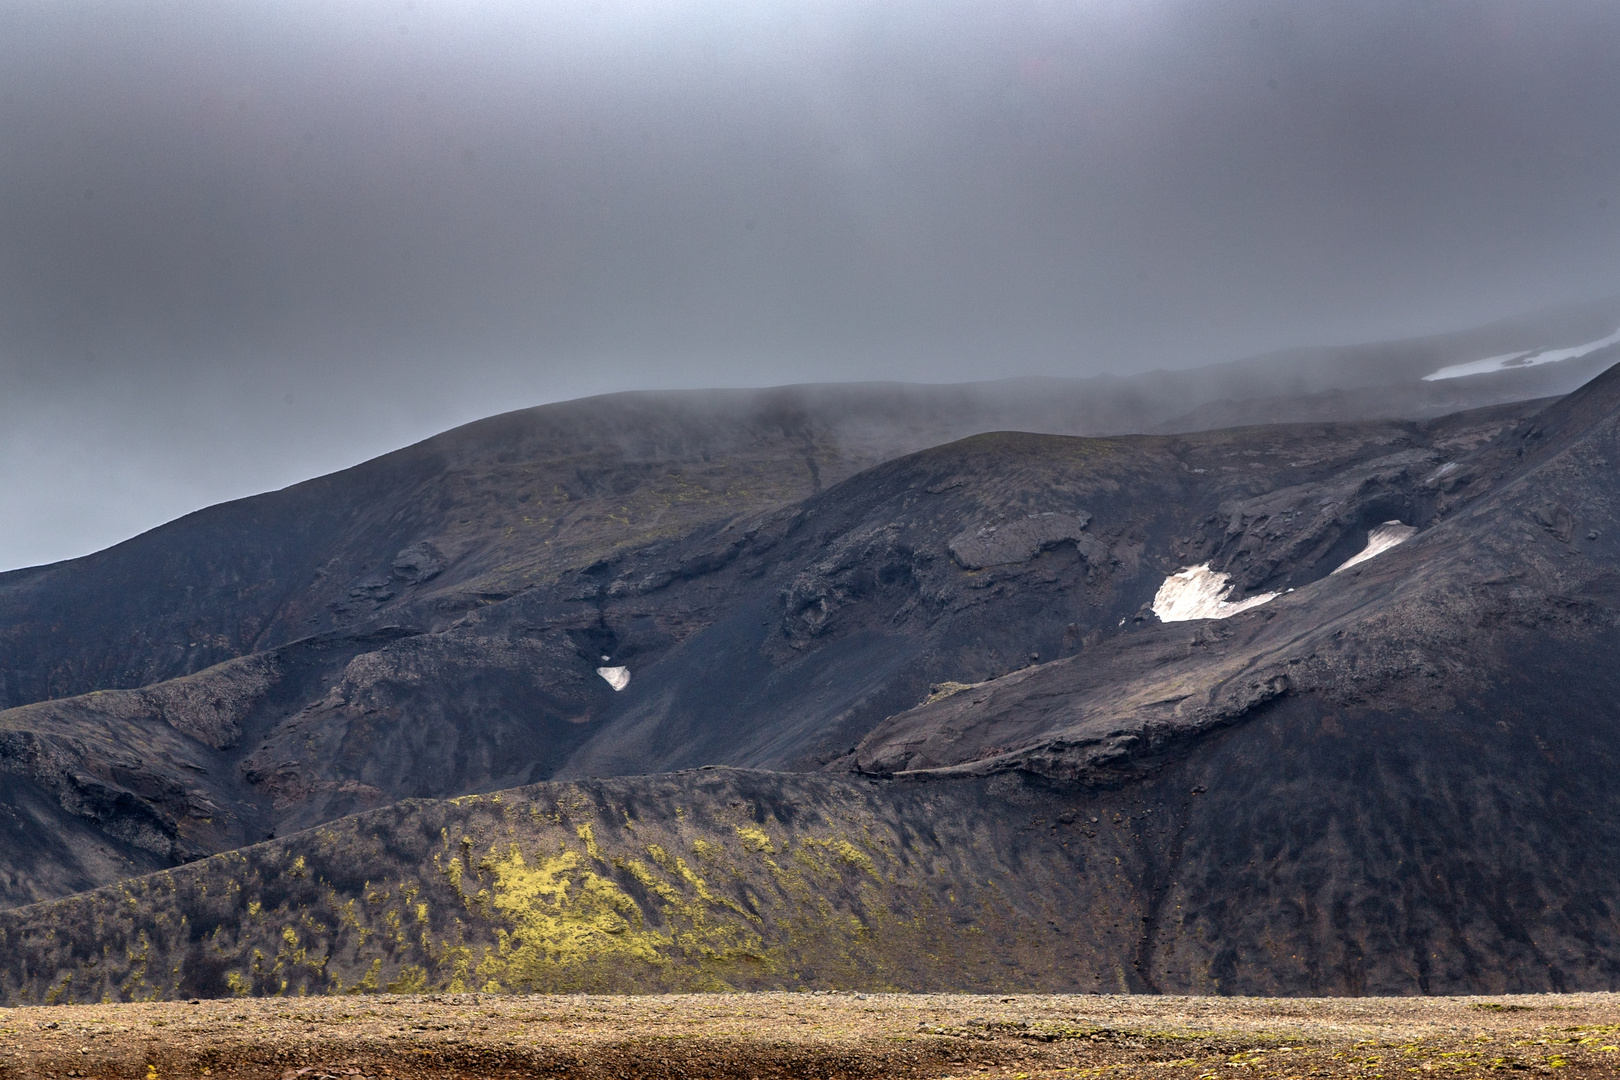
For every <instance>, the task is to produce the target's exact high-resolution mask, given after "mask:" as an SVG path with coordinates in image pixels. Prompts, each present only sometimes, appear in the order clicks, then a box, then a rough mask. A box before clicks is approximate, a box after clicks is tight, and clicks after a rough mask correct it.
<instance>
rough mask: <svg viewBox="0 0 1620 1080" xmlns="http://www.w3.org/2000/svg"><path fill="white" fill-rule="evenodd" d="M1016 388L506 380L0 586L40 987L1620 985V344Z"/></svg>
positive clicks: (7, 864) (5, 861) (7, 775)
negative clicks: (1432, 399) (422, 420)
mask: <svg viewBox="0 0 1620 1080" xmlns="http://www.w3.org/2000/svg"><path fill="white" fill-rule="evenodd" d="M1422 362H1423V363H1424V364H1427V363H1429V362H1431V361H1430V360H1428V359H1426V360H1423V361H1422ZM1413 363H1414V364H1415V363H1416V361H1413ZM1556 366H1557V365H1549V367H1556ZM1307 367H1308V365H1307ZM1533 372H1534V369H1531V371H1530V372H1525V373H1521V374H1533ZM977 393H978V391H971V392H970V391H959V390H954V389H949V388H940V389H937V391H936V390H935V389H929V390H926V391H925V392H923V391H919V392H913V391H912V390H909V389H905V388H876V389H872V388H865V389H850V388H843V389H839V388H833V389H825V390H817V391H813V392H812V391H803V392H801V391H793V392H759V393H754V392H749V393H743V394H739V395H736V396H733V397H721V398H700V397H695V396H694V397H689V398H670V399H655V398H653V397H637V396H630V397H628V398H623V399H604V400H601V401H596V402H587V403H576V405H575V406H571V407H570V408H556V409H552V410H551V411H549V412H548V411H544V410H542V411H539V412H535V413H529V414H513V415H512V416H509V417H502V418H497V419H496V420H493V421H489V422H486V423H485V424H484V425H475V426H473V427H472V428H468V429H462V430H460V431H458V432H452V433H449V434H447V435H446V436H442V437H441V438H440V439H438V440H432V441H430V442H429V443H425V444H422V445H421V446H418V447H413V448H409V449H408V450H406V451H401V452H400V453H399V454H397V455H391V456H390V457H388V458H383V459H379V461H378V462H373V463H369V464H367V465H365V466H360V467H358V468H356V469H354V470H350V471H349V472H347V473H343V474H337V475H336V476H333V477H327V478H323V479H321V480H318V481H312V482H311V483H310V484H307V485H300V486H299V487H297V488H294V489H289V490H288V491H287V492H281V493H275V494H274V495H270V496H263V497H260V498H259V499H256V500H246V501H244V502H242V503H237V504H231V505H230V506H227V507H221V508H215V509H214V510H211V511H206V512H203V513H202V514H199V515H194V516H193V517H192V518H189V519H184V520H182V521H180V522H177V523H174V524H173V525H171V526H168V527H165V529H164V530H158V531H157V532H155V533H153V534H149V535H147V536H145V537H139V538H137V539H136V540H134V541H131V542H130V543H129V544H126V545H122V546H121V547H120V548H116V549H112V550H111V551H109V552H104V553H102V554H100V555H98V556H92V557H91V558H90V559H88V560H79V561H76V562H74V563H67V564H60V565H58V566H54V567H45V568H39V569H36V570H30V571H22V572H18V573H16V574H11V575H5V576H0V642H3V649H0V666H3V667H4V673H3V678H4V687H5V692H6V693H7V694H8V695H11V698H10V700H11V701H12V702H13V705H12V707H10V708H7V709H5V710H3V711H0V814H4V815H5V817H6V818H7V819H8V820H7V825H8V827H7V828H6V829H4V830H0V899H3V900H4V902H5V905H6V906H9V907H12V908H13V910H11V911H10V912H9V913H5V914H3V915H0V956H3V957H4V959H3V961H0V986H3V987H5V988H6V989H5V993H7V994H9V995H11V997H12V999H14V1000H19V1001H20V1000H44V999H47V998H49V997H51V996H52V995H54V996H55V998H57V999H62V1000H67V999H73V1000H86V999H90V998H99V997H100V996H102V995H110V996H112V997H120V996H126V997H127V996H141V995H149V994H193V995H195V994H203V993H209V994H215V993H220V994H223V993H280V992H288V993H293V992H299V991H300V990H308V991H333V992H335V991H340V990H342V991H347V990H357V989H358V990H367V989H376V988H379V987H385V986H394V987H398V988H406V987H412V988H426V987H438V988H451V987H462V988H469V987H473V986H479V987H482V986H490V987H492V988H500V989H519V988H524V987H530V988H534V989H565V988H575V987H578V988H604V989H607V988H614V989H652V988H660V987H668V988H677V987H699V986H712V987H721V986H737V987H772V986H795V985H803V986H820V987H832V986H866V987H917V988H921V987H945V986H954V987H970V988H984V989H992V988H1000V987H1008V988H1011V987H1022V988H1031V989H1035V988H1044V989H1107V988H1117V989H1129V990H1164V991H1169V990H1202V991H1211V992H1242V993H1261V992H1265V993H1364V992H1392V993H1401V992H1440V991H1457V992H1461V991H1497V990H1532V989H1573V988H1584V989H1602V988H1612V987H1613V986H1614V985H1615V983H1616V981H1617V974H1616V971H1617V965H1620V922H1617V920H1616V914H1617V913H1616V911H1615V910H1614V906H1613V900H1612V897H1613V896H1614V895H1615V885H1616V880H1615V872H1614V870H1613V869H1612V868H1613V867H1614V866H1616V865H1620V835H1617V833H1616V821H1617V817H1616V813H1617V811H1620V806H1616V805H1615V796H1614V795H1613V794H1612V792H1611V788H1612V786H1613V785H1612V782H1611V778H1612V777H1613V775H1615V767H1616V765H1617V764H1620V761H1617V756H1620V755H1617V753H1616V747H1617V745H1620V742H1617V738H1616V736H1617V724H1620V713H1617V711H1616V706H1615V704H1614V703H1615V702H1616V701H1620V685H1617V676H1616V675H1615V668H1614V665H1613V664H1612V657H1613V656H1614V655H1615V654H1616V648H1617V647H1620V584H1617V583H1620V547H1617V546H1616V545H1617V544H1620V531H1617V530H1620V524H1617V520H1616V511H1617V505H1616V501H1617V499H1620V491H1617V480H1616V472H1615V469H1614V466H1613V462H1614V461H1615V460H1616V455H1617V454H1620V369H1613V370H1610V371H1608V372H1606V373H1604V374H1602V375H1600V376H1599V377H1597V378H1596V379H1594V380H1592V381H1591V382H1590V383H1588V384H1587V385H1586V386H1584V387H1582V388H1581V389H1579V390H1578V391H1576V392H1575V393H1573V394H1570V395H1568V396H1566V397H1563V398H1560V399H1557V400H1553V401H1551V402H1548V401H1540V402H1520V403H1515V404H1507V405H1497V406H1491V407H1487V408H1480V409H1473V410H1469V411H1465V412H1461V413H1453V414H1448V415H1444V416H1439V417H1434V418H1430V419H1421V420H1419V419H1389V420H1358V421H1342V422H1341V421H1336V420H1329V421H1318V422H1311V423H1297V424H1278V425H1262V426H1251V427H1239V428H1228V429H1222V430H1215V431H1205V432H1198V433H1188V434H1155V435H1118V436H1110V437H1079V436H1074V435H1063V434H1034V433H1028V432H1015V431H1005V430H982V429H981V428H980V425H981V424H983V423H984V422H985V421H986V419H987V418H989V417H991V416H994V415H1001V414H998V413H996V412H995V409H1010V410H1012V411H1015V412H1016V411H1017V409H1020V408H1025V407H1026V406H1029V402H1028V401H1026V402H1025V403H1024V404H1023V405H1018V404H1017V403H1016V401H1015V402H1014V404H1013V405H1009V404H1007V402H1008V400H1012V399H1006V398H1003V399H998V401H997V402H996V403H995V404H994V408H991V407H989V406H986V405H985V403H984V401H983V400H982V399H981V398H979V397H976V396H975V395H976V394H977ZM1047 396H1048V398H1050V395H1047ZM1409 400H1410V399H1409ZM1015 406H1016V407H1015ZM1030 407H1032V406H1030ZM1043 407H1045V408H1047V409H1048V410H1049V411H1048V412H1047V413H1045V414H1043V415H1046V416H1048V417H1055V416H1057V415H1058V414H1059V413H1060V412H1061V411H1062V410H1063V409H1064V408H1066V407H1067V406H1065V405H1064V404H1063V402H1062V401H1061V400H1055V399H1054V400H1047V401H1045V402H1044V404H1043ZM1030 415H1033V414H1030ZM1072 419H1073V416H1071V420H1072ZM1076 423H1078V421H1076ZM1053 426H1057V425H1055V424H1054V425H1053ZM964 427H965V428H967V429H968V430H966V431H963V430H959V429H961V428H964ZM946 431H949V432H952V434H959V435H966V436H967V437H963V438H954V439H949V438H948V439H946V440H944V441H943V442H942V441H941V440H940V439H938V438H936V436H937V435H938V434H939V433H940V432H946ZM972 432H977V433H972ZM936 444H937V445H936ZM1392 522H1393V523H1397V525H1398V528H1399V531H1400V532H1401V534H1402V535H1405V534H1406V533H1411V534H1413V535H1412V536H1411V538H1410V539H1408V540H1406V541H1405V542H1404V543H1400V544H1398V545H1397V546H1394V547H1392V548H1390V549H1389V550H1385V551H1383V552H1382V553H1381V554H1378V555H1377V556H1376V557H1373V558H1369V559H1366V560H1365V561H1362V562H1360V563H1357V564H1356V565H1354V566H1351V567H1348V568H1344V570H1343V572H1342V573H1334V571H1335V570H1337V569H1340V568H1342V567H1344V564H1345V563H1346V561H1347V560H1349V559H1350V558H1351V557H1352V556H1355V555H1357V554H1358V553H1359V552H1362V551H1363V549H1364V548H1365V547H1366V546H1367V545H1368V543H1369V540H1370V538H1372V537H1373V536H1375V535H1383V534H1382V533H1380V532H1379V530H1381V529H1384V528H1386V527H1388V526H1389V523H1392ZM1193 567H1205V568H1207V569H1206V570H1205V571H1200V572H1199V573H1202V574H1203V575H1204V576H1203V577H1201V578H1199V577H1198V576H1197V574H1194V578H1196V579H1197V580H1201V581H1206V582H1214V583H1215V587H1219V588H1221V589H1225V588H1227V587H1229V588H1230V592H1229V593H1227V594H1226V595H1225V599H1226V600H1227V601H1252V602H1254V603H1255V604H1256V605H1257V606H1251V607H1248V608H1247V610H1243V611H1241V612H1240V613H1233V612H1232V610H1231V609H1228V610H1226V611H1221V610H1220V609H1218V608H1213V607H1206V608H1203V609H1200V610H1202V611H1204V612H1205V613H1206V614H1207V613H1208V612H1209V611H1217V612H1218V613H1220V614H1223V615H1230V617H1226V618H1218V619H1215V618H1203V617H1200V618H1195V619H1192V620H1191V621H1185V622H1172V623H1163V622H1161V621H1160V619H1159V617H1158V615H1156V614H1155V612H1154V610H1153V605H1154V603H1155V600H1156V596H1157V594H1158V592H1159V590H1160V587H1161V585H1163V584H1164V583H1165V582H1166V580H1167V578H1168V577H1169V576H1170V575H1173V574H1177V573H1178V572H1184V573H1191V571H1190V570H1189V569H1188V568H1193ZM1214 575H1225V581H1224V585H1222V584H1220V582H1219V581H1218V580H1217V579H1216V578H1215V577H1214ZM1181 580H1183V581H1187V580H1193V578H1186V577H1185V576H1184V577H1183V579H1181ZM102 598H104V602H102ZM1210 603H1211V604H1213V597H1212V598H1210ZM1160 610H1167V609H1164V608H1161V609H1160ZM181 641H184V643H185V644H184V646H183V647H182V646H181V645H180V644H179V643H180V642H181ZM599 669H601V671H600V672H599ZM602 672H605V673H606V674H605V675H604V674H603V673H602ZM625 673H628V683H627V684H625V683H624V682H623V680H622V678H621V676H622V675H624V674H625ZM608 676H612V678H613V679H614V680H616V681H615V682H610V680H609V677H608ZM703 766H718V767H719V768H709V769H705V768H700V767H703ZM86 890H88V891H86ZM69 894H78V895H71V896H70V895H69Z"/></svg>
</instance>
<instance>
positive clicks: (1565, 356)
mask: <svg viewBox="0 0 1620 1080" xmlns="http://www.w3.org/2000/svg"><path fill="white" fill-rule="evenodd" d="M1616 342H1620V330H1616V331H1615V332H1614V333H1612V334H1610V335H1609V336H1608V337H1605V338H1599V339H1598V340H1596V341H1588V342H1587V343H1586V344H1585V345H1575V346H1572V347H1570V348H1568V349H1548V348H1541V349H1531V350H1530V351H1529V352H1512V353H1503V354H1502V355H1501V356H1487V357H1486V358H1485V359H1483V360H1470V361H1469V362H1468V363H1466V364H1452V365H1451V366H1450V367H1443V368H1441V369H1440V370H1439V371H1436V372H1434V373H1433V374H1430V375H1425V376H1423V381H1424V382H1439V381H1440V380H1441V379H1460V378H1462V377H1463V376H1465V375H1484V374H1486V373H1487V372H1491V371H1512V370H1514V369H1515V368H1526V367H1535V366H1537V365H1538V364H1556V363H1558V362H1559V361H1560V360H1572V359H1574V358H1575V357H1577V356H1585V355H1586V354H1587V353H1589V352H1596V351H1597V350H1598V349H1602V348H1605V347H1607V346H1609V345H1613V344H1615V343H1616ZM1340 569H1343V567H1340Z"/></svg>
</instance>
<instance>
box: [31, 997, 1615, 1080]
mask: <svg viewBox="0 0 1620 1080" xmlns="http://www.w3.org/2000/svg"><path fill="white" fill-rule="evenodd" d="M0 1035H3V1036H4V1039H5V1049H3V1050H0V1076H5V1077H7V1078H8V1080H10V1078H17V1080H24V1078H27V1080H33V1078H44V1080H60V1078H63V1077H70V1078H78V1077H85V1078H107V1080H113V1078H128V1080H141V1078H143V1077H145V1078H147V1080H153V1078H157V1080H171V1078H173V1080H179V1078H186V1080H190V1078H193V1077H217V1078H219V1080H225V1078H232V1080H234V1078H238V1077H240V1078H243V1080H248V1078H252V1080H259V1078H264V1080H305V1078H307V1080H345V1078H356V1080H407V1078H411V1080H414V1078H418V1077H421V1078H428V1077H435V1078H437V1077H457V1078H473V1077H497V1076H500V1077H505V1076H565V1075H566V1076H579V1077H614V1078H621V1080H622V1078H631V1077H636V1078H639V1077H659V1078H664V1077H711V1076H712V1077H739V1078H742V1077H747V1078H759V1077H801V1076H802V1077H817V1078H821V1077H861V1076H873V1077H876V1076H885V1077H887V1076H893V1077H930V1078H939V1080H947V1078H959V1080H966V1078H970V1077H973V1078H984V1080H1038V1078H1039V1080H1045V1078H1052V1080H1057V1078H1067V1077H1115V1076H1118V1077H1155V1078H1159V1077H1163V1078H1166V1080H1170V1078H1174V1080H1208V1078H1213V1077H1255V1076H1275V1077H1358V1078H1360V1077H1364V1078H1367V1080H1377V1078H1388V1077H1394V1076H1405V1075H1413V1076H1423V1075H1426V1074H1436V1075H1440V1076H1483V1075H1488V1074H1496V1075H1512V1074H1519V1073H1532V1074H1553V1073H1557V1074H1559V1075H1563V1076H1566V1077H1567V1076H1592V1077H1609V1076H1613V1075H1615V1073H1616V1072H1617V1065H1620V997H1617V996H1615V995H1611V994H1572V995H1567V996H1531V997H1504V998H1352V999H1320V998H1318V999H1286V1000H1279V999H1274V998H1239V999H1215V998H1185V997H1089V996H1057V997H1035V996H999V995H998V996H969V995H960V994H934V995H906V994H875V995H866V994H848V993H827V994H725V995H693V996H645V997H591V996H585V995H572V996H534V997H529V996H523V997H515V996H499V997H496V996H489V995H479V994H461V995H428V996H409V995H400V996H395V995H383V996H370V997H359V998H346V999H307V1000H281V1001H251V1000H248V1001H244V1000H236V1001H205V1002H192V1003H190V1004H186V1003H183V1002H173V1003H166V1004H147V1005H80V1006H61V1007H46V1008H25V1009H9V1010H0Z"/></svg>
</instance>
